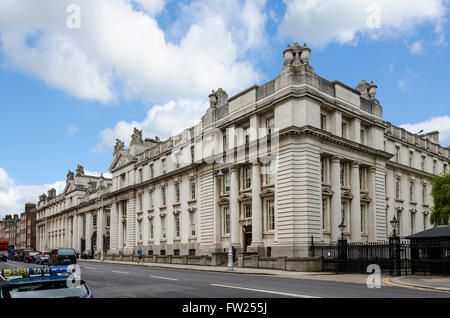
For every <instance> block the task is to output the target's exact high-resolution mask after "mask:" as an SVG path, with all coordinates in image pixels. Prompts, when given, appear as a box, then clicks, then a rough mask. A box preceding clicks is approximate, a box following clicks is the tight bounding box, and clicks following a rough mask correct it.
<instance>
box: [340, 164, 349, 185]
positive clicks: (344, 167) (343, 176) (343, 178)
mask: <svg viewBox="0 0 450 318" xmlns="http://www.w3.org/2000/svg"><path fill="white" fill-rule="evenodd" d="M340 167H341V169H340V179H341V186H343V187H344V186H346V185H347V184H348V182H347V164H346V163H344V162H341V164H340Z"/></svg>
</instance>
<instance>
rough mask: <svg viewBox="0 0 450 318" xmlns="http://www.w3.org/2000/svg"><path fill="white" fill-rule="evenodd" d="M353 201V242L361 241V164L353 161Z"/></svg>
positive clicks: (351, 218) (351, 222)
mask: <svg viewBox="0 0 450 318" xmlns="http://www.w3.org/2000/svg"><path fill="white" fill-rule="evenodd" d="M351 178H352V179H351V185H352V194H353V198H352V203H351V214H350V233H351V236H352V237H351V239H352V241H353V242H359V241H361V192H360V184H359V183H360V182H359V164H358V163H357V162H353V163H352V170H351Z"/></svg>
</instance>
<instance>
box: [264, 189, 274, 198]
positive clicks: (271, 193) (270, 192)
mask: <svg viewBox="0 0 450 318" xmlns="http://www.w3.org/2000/svg"><path fill="white" fill-rule="evenodd" d="M274 195H275V191H274V190H273V189H271V188H265V189H264V190H263V191H262V192H261V197H270V196H274Z"/></svg>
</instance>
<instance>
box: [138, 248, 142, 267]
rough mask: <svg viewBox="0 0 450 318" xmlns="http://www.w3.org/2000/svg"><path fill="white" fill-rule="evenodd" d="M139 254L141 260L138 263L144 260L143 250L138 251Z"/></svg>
mask: <svg viewBox="0 0 450 318" xmlns="http://www.w3.org/2000/svg"><path fill="white" fill-rule="evenodd" d="M138 255H139V260H138V264H139V263H141V262H142V250H139V251H138Z"/></svg>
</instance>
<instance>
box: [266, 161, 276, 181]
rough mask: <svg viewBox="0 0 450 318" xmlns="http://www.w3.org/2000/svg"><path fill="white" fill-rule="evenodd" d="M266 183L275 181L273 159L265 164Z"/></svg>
mask: <svg viewBox="0 0 450 318" xmlns="http://www.w3.org/2000/svg"><path fill="white" fill-rule="evenodd" d="M266 169H267V171H266V184H274V183H275V161H274V160H270V162H269V163H268V164H267V166H266Z"/></svg>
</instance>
